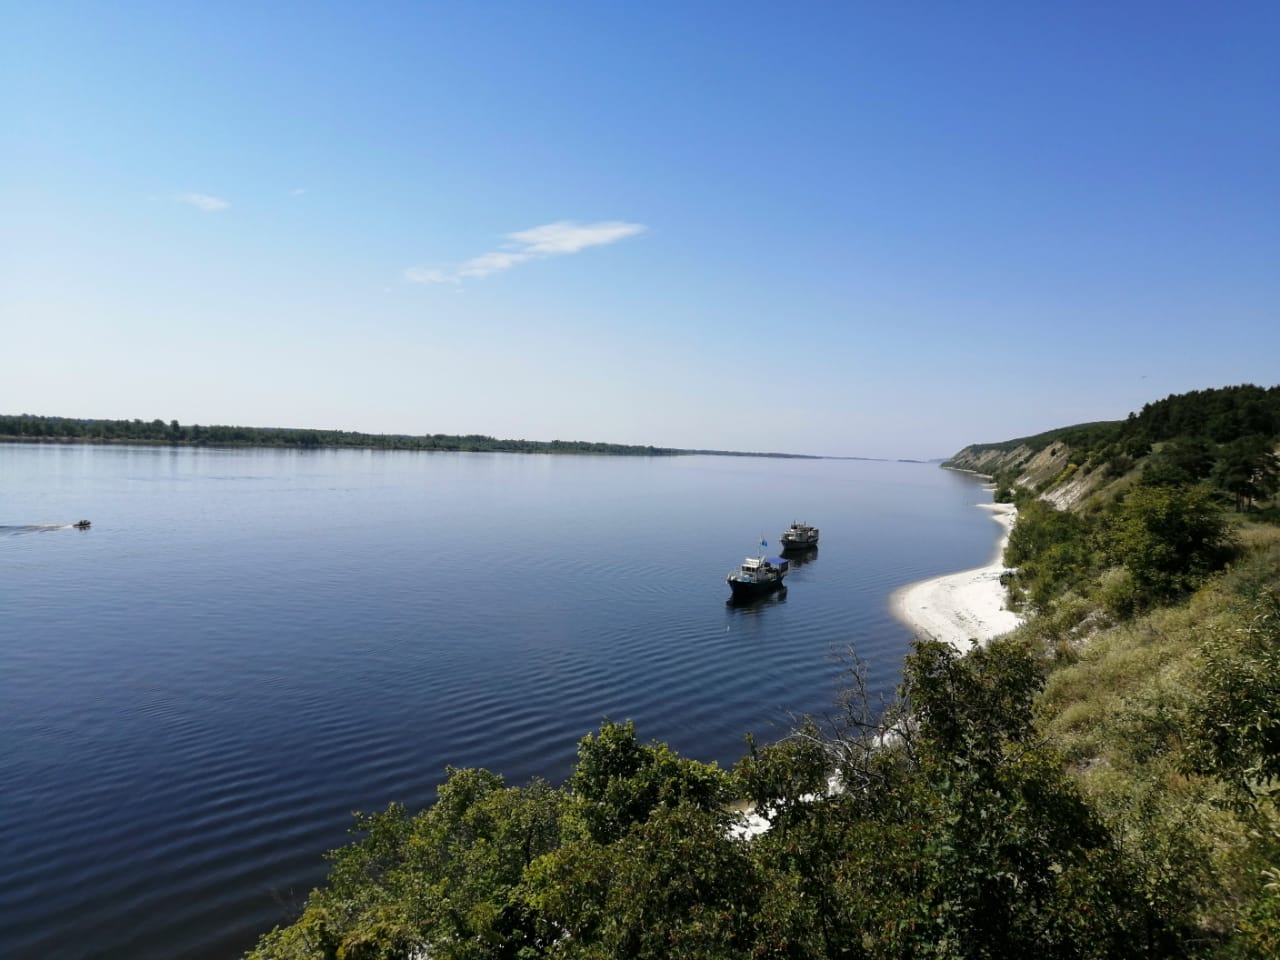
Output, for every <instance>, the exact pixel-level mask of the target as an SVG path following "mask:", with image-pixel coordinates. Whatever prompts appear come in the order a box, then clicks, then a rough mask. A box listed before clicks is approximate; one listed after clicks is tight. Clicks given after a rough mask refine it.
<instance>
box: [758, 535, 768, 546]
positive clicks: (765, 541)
mask: <svg viewBox="0 0 1280 960" xmlns="http://www.w3.org/2000/svg"><path fill="white" fill-rule="evenodd" d="M768 545H769V541H768V540H766V539H765V538H764V537H761V538H760V546H762V547H767V546H768Z"/></svg>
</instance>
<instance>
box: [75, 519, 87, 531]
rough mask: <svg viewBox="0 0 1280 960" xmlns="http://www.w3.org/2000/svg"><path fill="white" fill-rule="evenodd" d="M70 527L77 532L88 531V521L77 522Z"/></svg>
mask: <svg viewBox="0 0 1280 960" xmlns="http://www.w3.org/2000/svg"><path fill="white" fill-rule="evenodd" d="M72 526H73V527H75V528H76V529H77V530H88V529H89V526H90V524H89V521H88V520H78V521H76V522H75V523H73V524H72Z"/></svg>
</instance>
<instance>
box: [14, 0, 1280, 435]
mask: <svg viewBox="0 0 1280 960" xmlns="http://www.w3.org/2000/svg"><path fill="white" fill-rule="evenodd" d="M4 19H5V22H6V24H7V26H6V29H5V31H4V35H3V36H2V37H0V86H2V87H3V90H4V92H3V93H0V105H2V106H0V109H2V110H3V116H4V123H3V124H2V125H0V144H2V148H0V317H2V318H3V320H2V326H3V341H0V342H4V343H5V345H6V354H7V362H6V363H5V364H4V368H5V373H4V376H3V378H0V412H5V413H21V412H29V413H41V414H49V415H64V416H88V417H128V418H133V417H141V418H143V419H148V420H149V419H153V418H155V417H160V418H162V419H165V420H170V419H178V420H180V421H182V422H183V423H190V422H197V423H239V424H248V425H256V426H273V425H278V426H307V427H336V428H344V429H355V430H366V431H372V432H408V433H437V432H443V433H487V434H492V435H495V436H500V437H528V438H531V439H554V438H561V439H584V440H610V441H616V442H623V443H651V444H655V445H669V446H682V447H711V448H718V449H749V450H777V451H787V452H801V453H820V454H834V455H855V456H885V457H934V456H944V455H947V454H950V453H952V452H954V451H955V450H956V449H958V448H959V447H961V446H963V445H964V444H966V443H969V442H972V441H981V440H1000V439H1006V438H1009V437H1013V436H1018V435H1022V434H1027V433H1034V432H1038V431H1040V430H1044V429H1048V428H1050V427H1054V426H1062V425H1065V424H1069V423H1075V422H1079V421H1084V420H1096V419H1115V418H1121V417H1123V416H1125V415H1126V414H1127V413H1128V412H1129V411H1130V410H1134V409H1137V408H1138V407H1140V406H1141V404H1142V403H1143V402H1146V401H1148V400H1155V399H1159V398H1161V397H1163V396H1165V395H1167V394H1169V393H1173V392H1182V391H1185V390H1190V389H1198V388H1203V387H1210V386H1222V385H1226V384H1232V383H1241V382H1255V383H1261V384H1265V385H1270V384H1274V383H1276V382H1280V57H1277V56H1276V50H1277V49H1280V4H1276V3H1257V4H1233V3H1219V4H1191V3H1186V4H1183V3H1125V4H1114V3H1107V4H1102V3H1099V4H1090V3H1070V4H1052V5H1050V4H1027V3H974V4H954V3H941V2H939V3H929V4H916V3H902V4H870V3H868V4H860V3H852V2H849V3H836V4H754V3H744V2H737V3H725V4H718V3H692V4H689V3H681V4H666V3H644V4H629V5H623V4H615V3H581V4H578V3H546V4H537V3H503V4H481V3H447V4H428V3H413V4H392V3H381V4H378V3H371V4H350V5H327V4H315V3H299V4H286V3H273V4H242V5H241V4H234V3H220V4H177V3H172V2H166V3H156V4H131V3H122V4H114V5H108V4H81V5H77V4H60V3H48V4H11V5H8V6H7V10H6V12H5V15H4Z"/></svg>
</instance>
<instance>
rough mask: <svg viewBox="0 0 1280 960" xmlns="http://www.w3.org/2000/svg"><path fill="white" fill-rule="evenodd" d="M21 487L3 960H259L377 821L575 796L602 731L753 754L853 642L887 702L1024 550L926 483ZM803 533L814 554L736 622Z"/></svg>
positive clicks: (353, 476)
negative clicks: (738, 602)
mask: <svg viewBox="0 0 1280 960" xmlns="http://www.w3.org/2000/svg"><path fill="white" fill-rule="evenodd" d="M0 481H2V486H0V489H2V490H3V499H0V608H2V609H3V622H2V624H3V625H2V627H0V711H3V727H2V729H3V750H2V751H0V804H2V805H3V816H0V862H3V864H4V870H3V871H0V955H3V956H5V957H73V956H74V957H79V956H101V957H129V958H139V957H157V958H160V957H165V958H167V957H176V956H183V957H209V958H227V957H234V956H238V955H239V954H240V953H241V952H242V951H243V950H245V949H246V948H248V947H249V946H251V945H252V944H253V943H254V941H255V939H256V937H257V936H258V935H259V934H261V933H262V932H265V931H266V930H267V929H269V928H270V927H271V926H273V925H274V924H276V923H281V922H286V921H288V920H289V919H291V918H292V916H293V913H294V912H296V910H297V909H298V908H299V907H300V905H301V902H302V900H303V898H304V897H305V895H306V893H307V891H308V890H309V889H310V888H311V887H312V886H313V885H315V884H316V883H318V882H320V881H321V880H322V879H323V875H324V867H325V864H324V861H323V860H322V857H321V853H322V852H323V851H324V850H325V849H327V848H330V847H333V846H336V845H338V844H341V843H343V842H345V841H346V839H347V833H346V831H347V829H348V827H349V826H350V825H351V819H350V813H351V811H353V810H357V809H359V810H365V811H371V810H376V809H381V808H383V807H385V806H386V804H387V803H388V802H390V801H393V800H395V801H401V802H404V803H406V804H407V805H409V806H410V807H413V808H417V807H420V806H422V805H423V804H425V803H427V802H429V801H430V800H431V798H432V796H433V792H434V787H435V785H436V784H438V783H439V782H440V781H441V780H442V779H443V770H444V767H445V765H446V764H452V765H455V766H484V767H488V768H489V769H492V770H494V771H496V772H499V773H502V774H504V775H505V776H506V777H507V778H508V780H509V782H512V783H520V782H523V781H524V780H526V779H527V778H528V777H530V776H533V775H539V776H543V777H546V778H549V779H551V780H553V781H559V780H561V779H562V778H563V777H564V776H565V775H566V774H567V773H568V772H569V770H570V768H571V765H572V762H573V759H574V751H575V747H576V743H577V740H578V739H579V738H580V737H581V736H582V735H583V734H585V733H587V732H590V731H591V730H593V729H595V728H596V727H597V725H598V724H599V721H600V720H601V718H602V717H605V716H608V717H610V718H612V719H617V720H621V719H626V718H631V719H634V720H635V721H636V724H637V729H638V731H639V734H640V736H641V737H642V738H643V739H646V740H647V739H651V738H654V739H662V740H666V741H668V742H670V743H671V744H672V745H673V746H674V747H675V748H676V749H677V750H679V751H680V752H681V753H683V754H686V755H689V756H692V757H695V758H698V759H702V760H716V761H719V762H720V763H722V764H725V765H728V764H731V763H732V762H733V761H734V760H736V759H737V758H738V757H739V756H740V755H741V753H742V737H743V735H744V734H745V733H747V732H754V733H755V734H756V735H757V736H758V737H759V738H760V739H762V740H769V739H771V738H774V737H777V736H779V735H781V734H782V733H783V732H784V731H785V730H786V728H787V724H788V723H789V722H790V721H789V716H790V714H791V713H794V712H804V711H819V710H822V709H825V708H827V707H828V706H830V704H831V703H832V698H833V694H834V692H835V689H836V688H835V678H836V674H837V673H838V671H839V669H840V667H839V665H838V664H836V663H834V662H833V661H832V659H831V657H830V655H831V653H832V651H834V650H839V649H843V648H845V647H848V646H852V647H853V648H854V649H856V651H857V652H858V654H859V655H860V656H861V657H862V658H863V659H864V660H865V661H866V662H867V664H868V666H869V668H870V671H871V676H872V679H873V682H874V683H876V684H878V685H879V686H880V687H881V688H885V689H887V688H889V687H891V686H892V684H893V683H894V682H895V681H896V679H897V675H898V670H899V667H900V664H901V661H902V657H903V654H904V653H905V652H906V650H907V646H908V643H909V640H910V635H909V633H908V631H907V630H906V628H904V627H903V626H901V625H900V624H898V623H897V622H896V621H895V620H893V619H892V617H891V616H890V614H889V610H888V596H889V594H890V592H891V591H892V590H893V589H894V588H896V587H898V586H900V585H902V584H905V583H908V582H911V581H914V580H918V579H921V578H923V577H926V576H931V575H934V574H938V573H943V572H947V571H951V570H959V569H964V568H966V567H972V566H977V565H980V564H982V563H985V562H986V561H987V560H988V559H989V557H990V553H991V549H992V544H993V543H994V542H995V540H996V538H997V534H998V530H997V528H996V526H995V524H993V523H992V522H991V520H990V518H989V517H988V516H987V514H986V513H985V512H984V511H980V510H976V509H973V508H972V505H973V504H975V503H978V502H983V501H987V500H989V495H988V494H987V493H986V492H985V491H984V490H983V489H982V488H981V486H980V485H979V484H978V482H977V481H976V480H974V479H973V478H971V477H967V476H961V475H958V474H954V473H951V472H948V471H944V470H940V469H938V468H937V467H936V466H934V465H930V464H919V463H890V462H876V461H858V460H778V459H753V458H739V457H705V456H694V457H660V458H633V457H576V456H546V455H513V454H472V453H463V454H439V453H432V454H424V453H389V452H370V451H323V450H322V451H316V452H299V451H275V450H255V449H232V450H218V449H208V448H168V447H115V446H109V447H92V446H78V445H72V446H60V445H49V446H45V445H2V446H0ZM81 518H87V519H90V520H92V521H93V526H92V529H90V530H88V531H83V532H82V531H79V530H74V529H69V528H67V527H66V524H68V523H71V522H73V521H75V520H79V519H81ZM793 519H799V520H806V521H809V522H811V523H813V524H816V525H817V526H819V527H820V528H821V530H822V542H821V547H820V551H819V553H818V554H817V556H816V557H814V558H812V559H811V560H809V561H808V562H805V563H802V564H797V565H796V566H795V568H794V571H793V573H792V575H791V577H790V578H789V584H790V588H789V590H788V592H787V594H786V596H785V597H783V598H777V597H775V598H772V599H770V600H766V601H764V602H762V603H760V604H758V605H756V606H751V607H745V608H739V607H730V606H727V605H726V603H725V601H726V599H727V597H728V588H727V586H726V585H725V583H724V577H725V574H726V573H727V572H728V570H729V569H730V568H732V567H735V566H737V565H738V564H739V563H740V562H741V560H742V558H743V557H744V556H746V555H748V554H753V553H755V552H756V551H757V550H758V544H759V541H760V540H761V538H762V537H763V538H764V539H766V540H767V541H768V542H769V552H771V553H772V552H775V551H776V548H777V537H778V534H780V533H781V532H782V530H783V529H785V527H786V526H787V524H788V523H789V522H790V521H791V520H793Z"/></svg>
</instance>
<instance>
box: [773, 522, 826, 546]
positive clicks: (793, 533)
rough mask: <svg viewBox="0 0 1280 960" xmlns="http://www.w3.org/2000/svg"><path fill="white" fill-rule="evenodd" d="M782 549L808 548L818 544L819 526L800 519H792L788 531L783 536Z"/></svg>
mask: <svg viewBox="0 0 1280 960" xmlns="http://www.w3.org/2000/svg"><path fill="white" fill-rule="evenodd" d="M780 539H781V541H782V549H783V550H784V551H785V550H808V549H809V548H810V547H816V546H817V545H818V528H817V527H815V526H812V525H811V524H808V523H802V522H801V521H799V520H795V521H792V524H791V526H790V527H788V528H787V531H786V533H784V534H783V535H782V536H781V538H780Z"/></svg>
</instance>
